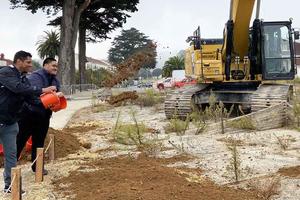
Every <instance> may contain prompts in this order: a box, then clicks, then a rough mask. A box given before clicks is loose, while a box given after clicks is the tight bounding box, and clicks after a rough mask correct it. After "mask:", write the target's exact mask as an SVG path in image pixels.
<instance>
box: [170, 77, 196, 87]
mask: <svg viewBox="0 0 300 200" xmlns="http://www.w3.org/2000/svg"><path fill="white" fill-rule="evenodd" d="M195 84H197V80H196V79H193V78H184V79H182V80H181V81H176V82H175V84H174V86H175V88H181V87H184V86H188V85H195Z"/></svg>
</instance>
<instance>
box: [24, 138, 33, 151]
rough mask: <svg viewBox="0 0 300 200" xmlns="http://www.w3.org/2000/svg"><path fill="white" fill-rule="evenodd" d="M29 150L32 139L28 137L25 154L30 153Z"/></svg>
mask: <svg viewBox="0 0 300 200" xmlns="http://www.w3.org/2000/svg"><path fill="white" fill-rule="evenodd" d="M31 148H32V137H31V136H30V138H29V139H28V140H27V142H26V146H25V149H26V151H27V152H29V151H31Z"/></svg>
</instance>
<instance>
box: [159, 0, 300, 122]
mask: <svg viewBox="0 0 300 200" xmlns="http://www.w3.org/2000/svg"><path fill="white" fill-rule="evenodd" d="M255 2H256V1H255V0H231V4H230V12H229V20H228V21H227V23H226V26H225V29H224V32H223V39H204V38H201V34H200V28H199V27H198V29H197V30H196V31H195V32H194V34H193V36H190V37H188V39H187V42H190V44H191V45H190V47H189V48H188V49H187V50H186V51H185V71H186V75H187V76H190V77H193V78H196V79H197V80H198V84H197V85H196V86H193V87H189V88H183V89H180V90H175V91H173V92H171V93H169V94H168V95H167V97H166V100H165V114H166V117H167V118H168V119H170V118H172V117H174V116H177V117H179V118H182V119H185V118H186V116H187V115H188V114H189V113H190V112H191V111H192V107H194V106H195V105H196V106H197V107H199V108H201V107H202V108H203V106H205V105H207V104H208V103H209V97H210V95H211V94H212V93H213V94H214V95H215V97H216V100H217V101H222V102H223V103H224V104H226V105H231V104H235V105H240V106H241V108H242V109H243V111H245V112H247V111H249V112H255V111H258V110H260V109H263V108H266V107H268V106H271V105H274V104H278V103H281V102H283V101H290V98H291V94H292V91H293V89H292V86H291V85H289V84H279V83H278V81H279V80H293V79H294V77H295V73H296V65H295V53H294V41H295V40H296V39H299V32H298V31H295V30H294V29H293V28H292V26H291V25H292V21H291V20H289V21H272V22H265V21H263V20H261V19H259V10H260V3H261V1H260V0H257V2H256V17H255V19H254V21H253V24H252V26H251V27H249V24H250V20H251V15H252V11H253V8H254V6H255ZM281 82H282V81H281Z"/></svg>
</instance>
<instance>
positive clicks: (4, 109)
mask: <svg viewBox="0 0 300 200" xmlns="http://www.w3.org/2000/svg"><path fill="white" fill-rule="evenodd" d="M41 93H42V88H40V87H36V86H31V85H30V83H29V81H28V79H27V78H26V76H23V75H21V73H20V72H19V71H18V69H16V68H15V67H13V66H5V67H1V68H0V124H7V125H10V124H13V123H15V122H17V121H18V114H19V112H20V110H21V108H22V106H23V103H24V102H25V101H38V98H37V96H39V95H41ZM34 96H36V97H35V98H34ZM36 103H37V102H36Z"/></svg>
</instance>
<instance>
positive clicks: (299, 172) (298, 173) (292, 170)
mask: <svg viewBox="0 0 300 200" xmlns="http://www.w3.org/2000/svg"><path fill="white" fill-rule="evenodd" d="M278 173H279V174H281V175H283V176H288V177H300V166H295V167H284V168H281V169H279V170H278Z"/></svg>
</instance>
